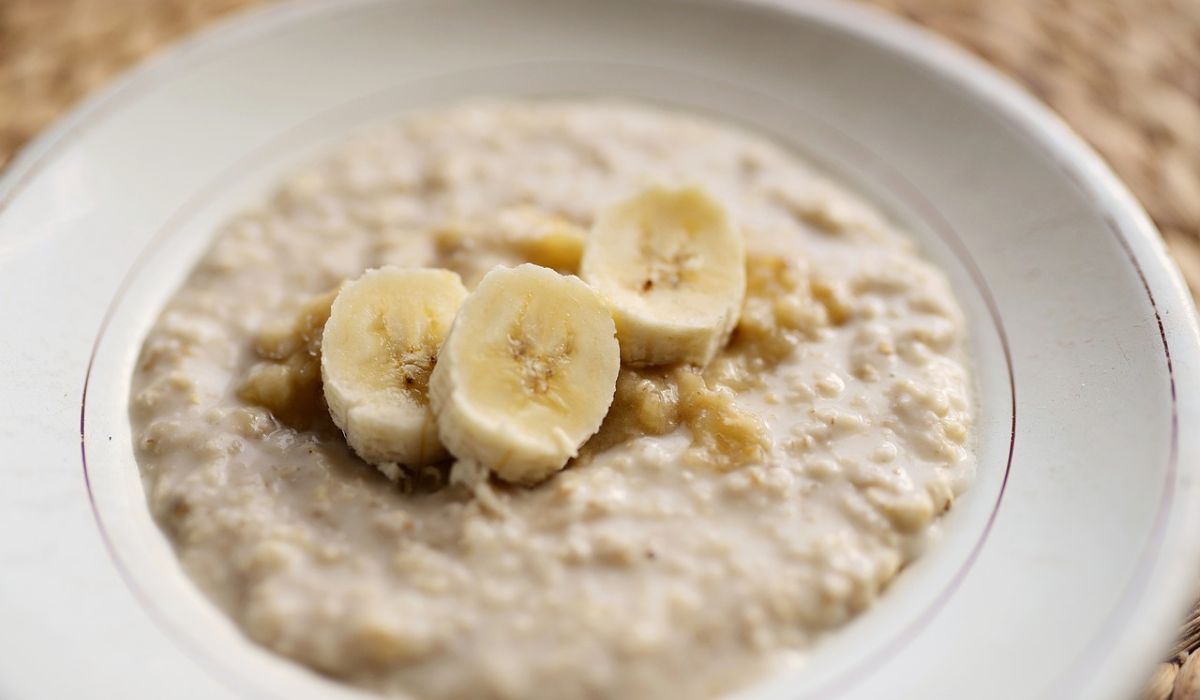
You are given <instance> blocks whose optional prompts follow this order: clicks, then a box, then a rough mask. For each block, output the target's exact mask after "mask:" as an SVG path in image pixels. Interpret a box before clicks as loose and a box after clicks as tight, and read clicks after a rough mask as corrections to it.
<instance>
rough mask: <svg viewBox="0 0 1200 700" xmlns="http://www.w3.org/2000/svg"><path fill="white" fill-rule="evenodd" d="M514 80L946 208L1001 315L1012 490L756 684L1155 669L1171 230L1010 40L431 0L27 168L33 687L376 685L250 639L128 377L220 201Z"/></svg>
mask: <svg viewBox="0 0 1200 700" xmlns="http://www.w3.org/2000/svg"><path fill="white" fill-rule="evenodd" d="M480 94H491V95H496V94H500V95H512V94H519V95H546V94H617V95H625V96H632V97H638V98H645V99H650V100H655V101H659V102H665V103H670V104H674V105H678V106H682V107H686V108H691V109H695V110H699V111H704V112H709V113H714V114H717V115H720V116H723V117H725V118H727V119H731V120H735V121H739V122H744V123H746V124H749V125H751V126H753V127H755V128H758V129H759V130H762V131H765V132H768V133H771V134H773V135H775V137H776V138H778V139H780V140H782V141H784V142H786V143H788V144H791V145H792V146H794V147H795V148H796V149H798V150H800V151H802V152H804V153H805V154H807V155H808V156H810V157H811V158H813V159H816V160H817V161H819V162H821V163H823V164H824V165H825V166H826V167H827V168H828V169H830V170H832V171H834V173H835V174H837V175H838V176H839V177H841V178H842V179H843V180H846V181H848V182H850V183H851V184H852V185H854V186H856V187H858V188H859V189H861V190H863V191H864V192H865V193H867V195H868V196H870V197H872V198H874V199H875V200H877V201H878V202H880V203H881V204H882V205H883V206H884V207H885V208H886V210H887V211H889V212H890V214H891V215H892V216H894V217H895V218H897V219H898V220H900V221H902V222H903V223H904V224H906V225H907V226H908V227H909V228H911V229H912V230H913V231H914V234H915V235H916V236H917V237H918V239H919V241H920V243H921V244H922V246H923V247H924V250H925V253H926V254H927V255H928V256H929V257H931V258H933V259H934V260H936V261H937V262H939V263H940V264H941V265H942V266H943V268H945V269H946V270H947V272H948V274H949V275H950V277H951V278H952V281H953V283H954V285H955V287H956V289H957V292H958V294H959V297H960V298H961V299H962V301H963V304H964V305H965V307H966V309H967V311H968V314H969V316H970V319H971V331H972V344H973V352H974V357H975V363H976V373H977V375H978V381H979V396H980V433H981V438H980V445H979V453H980V454H979V459H980V468H979V477H978V481H977V483H976V484H975V485H974V487H973V488H972V489H971V490H970V491H969V492H968V494H967V495H966V496H965V497H964V498H963V499H962V501H961V502H960V503H959V504H958V505H956V507H955V509H954V511H953V512H952V513H951V514H950V517H949V518H948V520H947V523H946V536H945V537H944V539H943V540H942V541H941V542H940V543H939V544H938V545H937V546H936V547H935V548H933V550H931V551H930V552H929V553H928V554H927V555H926V556H925V557H924V558H923V559H921V560H920V561H919V562H917V564H916V565H914V566H913V567H911V568H910V569H909V570H907V571H906V572H904V573H903V574H902V575H901V576H900V578H899V579H898V580H897V581H896V583H895V584H894V585H893V586H892V588H891V589H890V590H889V591H888V593H887V594H886V595H885V596H884V599H883V600H882V601H881V602H880V604H879V605H877V606H876V607H875V608H874V609H872V610H871V611H869V612H868V613H867V614H865V615H863V616H862V617H861V618H859V619H858V620H857V621H855V622H854V623H852V624H851V625H850V626H849V627H847V628H846V629H844V630H842V631H841V632H839V633H837V634H835V635H833V636H832V637H830V638H829V639H828V640H827V642H826V643H824V644H822V645H821V646H820V647H819V648H818V649H817V650H816V651H815V652H814V653H813V654H812V656H811V660H810V663H809V664H808V665H807V667H806V668H804V669H803V670H801V671H800V672H798V673H797V674H796V675H794V676H790V677H780V678H773V679H768V681H767V682H766V683H765V684H764V685H763V686H762V687H759V688H754V689H750V690H749V691H747V692H746V693H745V697H747V698H768V697H769V698H817V697H821V698H825V697H841V696H847V697H861V698H878V697H917V698H932V697H972V698H1028V697H1063V696H1080V697H1114V698H1118V697H1129V696H1130V695H1131V694H1132V693H1133V692H1134V690H1135V689H1136V688H1137V686H1138V684H1139V683H1140V682H1141V681H1142V680H1143V678H1144V676H1145V674H1146V673H1147V672H1148V671H1149V669H1150V667H1151V665H1152V663H1153V662H1154V661H1155V658H1156V656H1158V655H1159V654H1160V653H1161V652H1162V651H1163V649H1164V647H1165V645H1166V644H1167V643H1168V641H1169V638H1170V636H1171V633H1172V630H1173V629H1174V628H1175V624H1174V623H1175V621H1176V619H1177V618H1176V616H1178V615H1180V614H1181V613H1182V612H1183V610H1184V607H1185V605H1186V603H1187V602H1188V597H1189V594H1190V593H1191V586H1190V584H1191V583H1192V581H1193V577H1194V574H1196V573H1197V566H1196V564H1197V563H1198V562H1200V522H1198V518H1197V511H1196V505H1197V501H1198V497H1200V481H1198V477H1200V472H1198V469H1197V457H1198V456H1200V442H1198V440H1197V436H1196V433H1193V432H1192V431H1191V430H1187V429H1186V426H1191V425H1196V424H1197V420H1200V404H1198V403H1197V398H1196V389H1197V387H1200V383H1198V382H1197V381H1196V379H1197V371H1198V365H1197V360H1198V359H1200V355H1198V352H1197V333H1196V324H1195V320H1194V316H1193V310H1192V306H1191V302H1190V301H1189V298H1188V296H1187V294H1186V291H1185V289H1184V286H1183V285H1182V284H1181V282H1180V279H1179V276H1178V274H1177V273H1176V271H1175V269H1174V268H1173V267H1172V265H1171V263H1170V262H1169V261H1168V259H1167V257H1166V255H1165V253H1164V250H1163V247H1162V245H1161V244H1160V242H1159V239H1158V236H1157V235H1156V233H1155V232H1154V230H1153V229H1152V228H1151V226H1150V224H1149V223H1148V221H1147V219H1146V217H1145V215H1144V214H1143V213H1142V211H1141V209H1140V208H1139V207H1138V206H1137V204H1136V203H1135V202H1134V201H1133V200H1132V199H1131V198H1130V196H1129V194H1128V193H1127V192H1126V191H1125V189H1124V188H1123V187H1121V185H1119V184H1118V183H1117V181H1116V180H1115V179H1114V178H1113V176H1112V174H1111V173H1110V172H1109V171H1108V170H1107V169H1106V168H1105V167H1104V165H1103V164H1102V163H1101V162H1100V160H1099V159H1098V158H1097V157H1096V156H1095V155H1094V154H1093V153H1092V152H1091V151H1089V150H1088V149H1087V148H1086V147H1084V146H1083V145H1082V144H1081V143H1080V142H1079V141H1078V140H1077V139H1076V138H1075V137H1074V136H1073V135H1072V134H1070V133H1069V132H1068V131H1067V129H1065V128H1064V127H1063V126H1062V125H1061V124H1060V123H1059V122H1058V121H1057V120H1056V119H1054V118H1053V117H1052V116H1050V115H1049V114H1048V113H1047V112H1046V111H1045V110H1044V109H1042V108H1041V107H1039V106H1038V105H1037V104H1035V103H1034V102H1033V101H1032V100H1031V99H1029V98H1028V97H1026V96H1025V95H1024V94H1023V93H1021V92H1020V91H1018V90H1017V89H1015V88H1014V87H1012V86H1011V85H1009V84H1008V83H1006V82H1005V81H1004V80H1003V79H1001V78H999V77H997V76H996V75H995V74H993V73H992V72H990V71H989V70H987V69H985V68H983V67H982V66H981V65H979V64H978V63H976V62H975V61H973V60H971V59H969V58H967V57H966V56H964V55H962V54H961V53H959V52H957V51H955V50H953V49H951V48H949V47H947V46H945V45H943V44H941V43H940V42H938V41H937V40H936V39H933V38H931V37H929V36H926V35H924V34H921V33H919V32H917V31H915V30H913V29H911V28H908V27H905V26H901V25H900V24H898V23H896V22H895V21H893V20H890V19H887V18H885V17H883V16H877V15H875V14H873V13H869V12H866V11H863V10H860V9H857V8H854V7H849V6H845V5H827V4H813V3H799V4H788V5H786V6H785V5H783V4H775V3H769V2H764V3H762V4H755V5H749V4H740V5H729V4H718V3H713V2H691V3H687V4H683V3H677V2H667V1H664V0H654V1H652V2H647V1H643V0H609V1H607V2H603V3H601V2H591V1H584V0H514V1H513V2H503V3H498V2H494V1H492V0H455V1H453V2H434V1H432V0H430V1H422V0H410V1H400V2H393V3H380V2H350V3H340V4H328V3H313V2H308V3H301V4H295V5H285V6H278V7H273V8H270V9H267V10H264V11H259V12H257V13H254V14H251V15H247V16H244V17H243V18H240V19H238V20H236V21H234V22H232V23H230V24H227V25H225V26H223V27H221V28H220V29H218V30H215V31H212V32H209V33H206V34H204V35H202V36H200V37H198V38H196V39H194V40H192V41H189V42H187V43H185V44H184V45H181V46H180V47H178V48H176V49H174V50H173V51H172V52H170V54H169V55H167V56H165V57H163V58H161V59H158V60H156V61H153V62H151V63H150V64H149V65H147V66H145V67H143V68H141V69H139V70H137V71H135V72H134V73H132V74H131V75H130V76H128V77H127V78H125V79H124V80H122V81H120V82H119V83H118V84H116V85H115V86H113V87H112V88H110V89H109V90H107V91H106V92H105V93H103V94H102V95H100V96H98V97H96V98H94V99H92V100H91V101H89V102H88V103H86V104H85V105H84V106H82V107H80V108H79V109H77V110H76V111H75V112H73V113H72V114H71V115H70V116H69V117H67V118H66V119H64V120H62V121H61V122H60V123H59V124H58V125H57V126H56V127H55V128H53V129H51V130H50V131H49V132H48V133H47V134H46V135H45V136H43V137H42V138H41V139H39V140H38V141H37V142H35V143H34V144H33V145H32V146H30V147H29V148H28V149H27V150H26V151H25V152H24V153H23V154H22V156H21V157H20V158H19V159H18V160H17V162H16V163H15V164H14V165H13V166H12V167H11V168H10V169H9V170H8V172H7V173H6V175H5V177H4V179H3V181H0V328H3V329H4V330H3V333H2V334H0V388H2V391H3V401H2V402H0V455H2V457H0V465H2V468H0V533H3V534H0V696H3V697H6V698H33V697H126V698H160V697H173V698H219V697H232V696H241V697H258V696H266V697H286V698H304V697H330V698H332V697H352V696H356V695H358V694H357V693H355V692H353V691H350V690H347V689H345V688H343V687H341V686H338V685H337V684H335V683H333V682H331V681H328V680H326V679H323V678H320V677H318V676H316V675H314V674H312V673H309V672H308V671H306V670H304V669H302V668H300V667H297V666H295V665H293V664H291V663H288V662H285V661H282V660H280V659H278V658H276V657H273V656H272V655H270V654H268V653H266V652H263V651H261V650H259V649H258V648H256V647H254V646H253V645H251V644H249V643H248V642H247V641H245V640H244V639H243V638H242V637H241V636H240V635H239V634H238V633H237V631H236V630H235V629H234V628H233V627H232V626H231V625H230V624H229V623H228V622H227V621H226V620H225V619H224V618H223V617H222V616H221V615H220V614H219V613H218V612H216V610H215V609H214V608H213V607H212V606H211V605H209V604H208V603H207V601H206V600H205V599H204V598H203V597H202V596H201V595H200V594H199V593H198V592H197V591H196V590H195V589H194V588H193V587H192V586H191V585H190V583H189V582H188V580H187V579H186V578H185V577H184V576H183V574H182V573H181V571H180V569H179V567H178V565H177V564H176V562H175V559H174V558H173V556H172V554H171V552H170V549H169V547H168V545H167V543H166V542H165V540H164V539H163V537H162V536H161V535H160V534H159V532H158V530H157V529H156V528H155V526H154V524H153V523H152V522H151V520H150V518H149V515H148V513H147V510H146V507H145V504H144V501H143V496H142V490H141V484H140V481H139V478H138V475H137V469H136V466H135V464H134V460H133V455H132V451H131V440H130V431H129V426H128V421H127V417H126V403H127V398H128V379H129V376H130V372H131V368H132V363H133V361H134V358H135V356H136V353H137V350H138V347H139V345H140V342H141V338H142V336H143V334H144V333H145V331H146V330H147V328H148V325H149V324H150V322H151V321H152V319H153V318H154V316H155V315H156V314H157V312H158V309H159V308H160V307H161V305H162V304H163V303H164V301H165V300H166V299H167V297H168V296H169V295H170V294H171V292H172V290H173V288H174V287H175V285H177V284H178V283H179V282H180V280H181V279H182V277H183V275H184V274H185V273H186V272H187V270H188V269H189V267H190V266H191V264H192V262H193V261H194V259H195V258H196V256H197V255H199V254H200V252H201V251H202V250H203V249H204V247H205V245H206V243H207V240H208V237H209V235H210V233H211V232H212V231H213V228H214V226H215V224H216V223H217V222H218V221H219V220H220V219H222V218H224V217H226V216H227V215H229V213H230V212H231V211H232V210H234V209H236V208H237V207H238V206H239V205H241V204H243V203H245V202H247V201H249V200H251V199H253V198H254V197H255V196H257V195H259V194H261V193H262V191H263V189H264V187H266V186H267V185H268V184H269V183H270V181H271V179H272V178H273V177H274V176H275V175H276V174H278V173H279V171H280V170H281V169H283V168H285V167H287V165H288V164H289V163H294V162H295V161H296V160H297V159H300V158H303V157H305V156H306V155H307V154H310V153H312V152H313V151H314V150H315V149H318V148H320V147H321V146H322V145H323V144H328V143H329V142H330V141H332V140H336V139H337V138H339V137H340V136H341V135H343V134H345V133H346V132H348V131H350V130H352V129H354V128H355V127H357V126H360V125H362V124H364V123H367V122H370V121H375V120H379V119H382V118H387V117H389V116H394V115H396V114H399V113H402V112H403V111H405V110H407V109H410V108H413V107H417V106H423V105H428V104H431V103H440V102H447V101H452V100H455V99H458V98H463V97H468V96H476V95H480ZM1181 428H1182V429H1181ZM81 448H82V449H81Z"/></svg>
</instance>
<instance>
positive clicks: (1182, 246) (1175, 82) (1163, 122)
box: [0, 0, 1200, 700]
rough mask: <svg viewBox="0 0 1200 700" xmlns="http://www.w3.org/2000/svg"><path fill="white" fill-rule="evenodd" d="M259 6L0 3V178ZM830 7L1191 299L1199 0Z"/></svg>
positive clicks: (1196, 622) (235, 1)
mask: <svg viewBox="0 0 1200 700" xmlns="http://www.w3.org/2000/svg"><path fill="white" fill-rule="evenodd" d="M268 1H270V0H0V172H2V171H3V168H4V166H5V164H7V163H8V162H9V161H10V160H11V159H12V157H13V156H14V154H15V153H16V151H17V150H18V149H19V148H20V147H21V146H22V144H24V143H25V142H27V141H28V140H29V139H30V138H32V137H33V136H35V135H36V134H37V133H38V132H39V131H40V130H41V129H42V128H43V127H45V126H46V125H47V124H48V123H49V122H51V121H52V120H54V118H55V117H57V116H58V115H60V114H61V113H62V112H63V111H64V110H65V109H67V108H69V107H70V106H71V105H73V104H74V103H76V102H77V101H78V100H79V99H80V98H82V97H84V96H85V95H87V94H88V93H90V92H92V91H93V90H95V89H96V88H98V87H101V86H103V85H104V84H105V83H107V82H108V81H109V80H111V79H112V78H113V77H114V76H115V75H117V74H118V73H120V72H121V71H122V70H124V69H126V68H128V67H129V66H131V65H133V64H135V63H137V62H138V61H140V60H141V59H143V58H145V57H146V56H148V55H150V54H152V53H153V52H154V51H155V50H156V49H159V48H161V47H162V46H164V45H166V44H169V43H170V42H172V41H173V40H175V39H177V38H179V37H181V36H183V35H185V34H187V33H189V32H192V31H195V30H196V29H199V28H201V27H204V26H205V25H207V24H209V23H211V22H213V21H214V20H217V19H218V18H221V17H223V16H226V15H229V14H231V13H233V12H234V11H236V10H238V9H242V8H248V7H250V6H254V5H262V4H266V2H268ZM330 1H331V2H332V1H336V0H330ZM842 1H845V2H862V3H863V4H868V5H874V6H876V7H878V8H881V9H883V10H884V11H887V12H891V13H894V14H898V15H900V16H902V17H905V18H907V19H909V20H910V21H913V22H915V23H917V24H921V25H924V26H925V27H927V28H929V29H932V30H933V31H935V32H937V33H938V34H941V35H942V36H944V37H946V38H948V39H950V40H951V41H954V42H956V43H958V44H959V45H961V46H963V47H965V48H967V49H968V50H970V51H972V52H973V53H975V54H977V55H979V56H981V57H982V58H984V59H985V60H987V61H988V62H990V63H991V64H992V65H994V66H996V67H997V68H999V69H1000V70H1001V71H1003V72H1004V73H1007V74H1008V75H1009V76H1011V77H1012V78H1014V79H1015V80H1017V81H1018V82H1020V83H1021V84H1023V85H1024V86H1025V87H1026V88H1027V89H1028V90H1030V91H1031V92H1033V93H1034V94H1035V95H1037V96H1038V97H1039V98H1040V99H1041V100H1042V101H1044V102H1046V103H1047V104H1049V105H1050V106H1051V107H1052V108H1054V109H1055V110H1056V111H1057V112H1058V113H1059V114H1060V115H1061V116H1062V117H1063V118H1064V119H1065V120H1066V121H1067V122H1068V123H1070V124H1071V126H1073V127H1074V128H1075V130H1076V131H1078V132H1079V133H1080V134H1081V135H1082V136H1083V137H1084V138H1085V139H1087V140H1088V141H1089V142H1091V144H1092V145H1093V146H1095V147H1096V149H1097V150H1098V151H1100V153H1101V154H1102V155H1103V156H1104V157H1105V158H1106V159H1107V160H1108V162H1109V164H1110V165H1111V166H1112V167H1113V169H1114V170H1116V172H1117V174H1118V175H1119V176H1120V177H1121V178H1122V179H1123V180H1124V181H1125V182H1126V183H1127V184H1128V185H1129V187H1130V188H1131V189H1132V190H1133V192H1134V194H1135V195H1136V196H1137V197H1138V199H1140V200H1141V202H1142V203H1143V204H1144V205H1145V207H1146V209H1147V210H1148V211H1149V212H1150V215H1151V216H1152V217H1153V218H1154V221H1155V223H1156V224H1157V225H1158V228H1159V230H1160V231H1161V232H1162V234H1163V236H1164V238H1165V240H1166V242H1167V246H1168V247H1169V248H1170V250H1171V253H1172V254H1173V255H1174V257H1175V260H1176V261H1177V262H1178V264H1179V267H1180V268H1181V269H1182V271H1183V273H1184V276H1185V277H1186V278H1187V280H1188V283H1189V285H1190V286H1191V289H1192V292H1193V294H1196V293H1197V292H1200V0H842ZM1197 583H1198V584H1200V581H1198V582H1197ZM1198 588H1200V585H1198ZM1175 632H1176V633H1177V635H1178V641H1177V643H1176V645H1175V647H1174V648H1173V649H1172V650H1171V651H1170V653H1169V655H1168V656H1167V657H1165V658H1164V659H1163V663H1162V664H1160V665H1159V666H1158V668H1157V669H1154V670H1153V674H1152V676H1151V677H1150V678H1149V679H1148V681H1147V685H1146V688H1145V692H1144V693H1143V698H1146V700H1150V699H1153V700H1166V699H1167V698H1171V699H1172V700H1200V653H1198V652H1196V649H1197V648H1198V647H1200V612H1198V611H1193V612H1192V614H1191V615H1190V616H1189V619H1187V620H1181V621H1180V628H1179V629H1178V630H1175Z"/></svg>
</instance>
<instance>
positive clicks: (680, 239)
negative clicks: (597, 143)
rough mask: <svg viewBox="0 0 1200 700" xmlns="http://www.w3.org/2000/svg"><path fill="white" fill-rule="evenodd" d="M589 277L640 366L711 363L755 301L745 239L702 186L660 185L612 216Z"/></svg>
mask: <svg viewBox="0 0 1200 700" xmlns="http://www.w3.org/2000/svg"><path fill="white" fill-rule="evenodd" d="M580 271H581V275H582V277H583V279H585V280H587V282H588V284H591V285H592V286H593V287H595V288H596V289H597V290H599V291H600V292H601V293H602V294H603V295H604V296H605V297H606V298H607V299H608V301H609V303H610V304H611V305H612V308H613V316H614V317H615V319H616V324H617V337H618V338H619V339H620V341H621V359H623V360H624V361H625V362H627V363H629V364H631V365H659V364H670V363H675V362H686V363H690V364H695V365H704V364H707V363H708V361H709V360H711V359H712V358H713V355H715V354H716V352H717V350H719V349H720V348H721V347H722V346H723V345H724V344H725V342H726V341H727V340H728V339H729V334H730V332H732V330H733V327H734V326H735V325H736V324H737V319H738V315H739V313H740V312H741V308H742V300H743V298H744V297H745V296H746V249H745V244H744V242H743V240H742V236H741V233H740V232H739V231H738V230H737V229H735V228H734V226H733V225H732V224H731V223H730V220H729V215H728V214H727V213H726V212H725V209H724V207H722V206H721V204H720V203H718V202H717V201H716V200H715V199H713V198H712V197H711V196H709V195H708V194H707V193H705V192H704V191H703V190H701V189H698V188H695V187H689V188H684V189H678V190H673V189H667V188H663V187H653V188H650V189H648V190H645V191H644V192H642V193H640V194H638V195H636V196H634V197H633V198H631V199H629V200H626V201H624V202H621V203H619V204H617V205H616V206H614V207H612V208H611V209H609V210H607V211H605V212H603V213H602V214H601V215H600V216H599V217H598V219H597V220H596V223H595V225H594V226H593V227H592V232H591V235H590V236H589V238H588V241H587V244H586V246H585V247H584V251H583V260H582V262H581V265H580Z"/></svg>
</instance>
